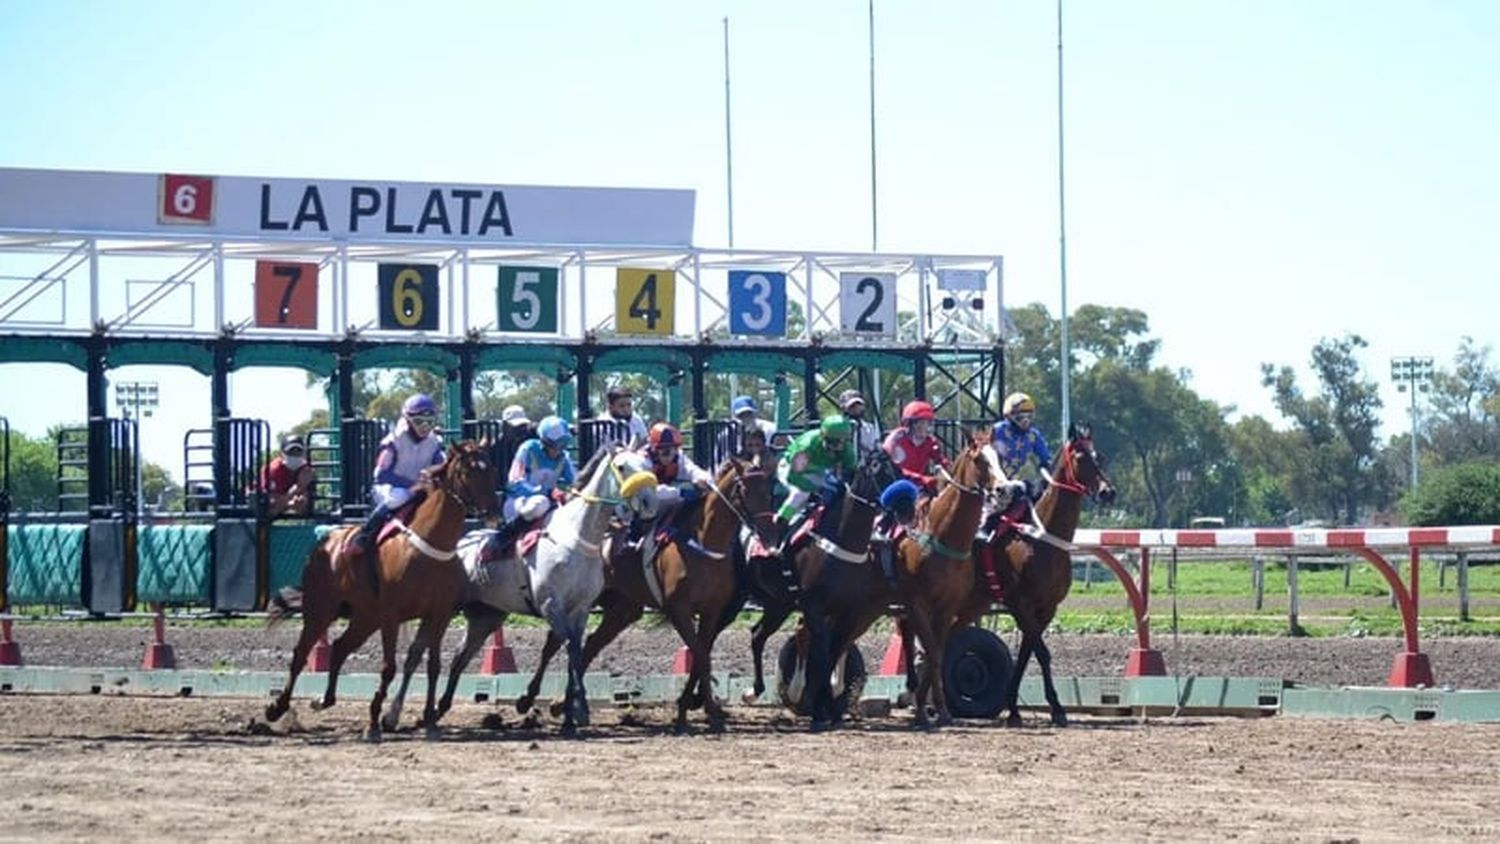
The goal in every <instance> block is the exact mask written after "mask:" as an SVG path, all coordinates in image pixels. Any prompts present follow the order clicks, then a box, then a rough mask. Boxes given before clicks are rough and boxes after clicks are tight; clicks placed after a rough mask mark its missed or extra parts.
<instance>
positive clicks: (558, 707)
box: [547, 700, 567, 718]
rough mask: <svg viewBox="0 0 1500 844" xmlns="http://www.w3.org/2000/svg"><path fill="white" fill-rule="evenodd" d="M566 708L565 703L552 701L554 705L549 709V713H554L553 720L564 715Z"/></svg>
mask: <svg viewBox="0 0 1500 844" xmlns="http://www.w3.org/2000/svg"><path fill="white" fill-rule="evenodd" d="M566 708H567V706H566V704H565V703H564V702H563V701H560V700H554V701H552V705H551V706H549V707H547V711H548V712H550V713H552V717H553V718H556V717H557V716H559V715H561V714H563V710H564V709H566Z"/></svg>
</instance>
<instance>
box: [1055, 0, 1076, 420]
mask: <svg viewBox="0 0 1500 844" xmlns="http://www.w3.org/2000/svg"><path fill="white" fill-rule="evenodd" d="M1063 174H1064V170H1063V0H1057V247H1058V248H1057V252H1058V262H1059V267H1058V269H1059V276H1060V278H1061V281H1062V437H1063V439H1064V440H1066V439H1067V436H1068V428H1069V427H1070V426H1071V425H1072V406H1071V399H1070V396H1071V395H1072V390H1071V384H1070V382H1071V380H1072V373H1071V370H1072V369H1073V355H1072V349H1071V347H1070V346H1069V344H1068V211H1067V192H1066V191H1065V190H1064V185H1065V184H1066V183H1065V181H1064V178H1063Z"/></svg>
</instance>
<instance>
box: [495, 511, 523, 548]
mask: <svg viewBox="0 0 1500 844" xmlns="http://www.w3.org/2000/svg"><path fill="white" fill-rule="evenodd" d="M530 525H531V522H528V521H526V520H525V519H523V518H521V517H519V516H517V517H516V518H514V519H511V520H510V521H508V522H506V523H504V524H502V525H500V527H498V528H496V529H495V535H494V536H492V537H490V547H491V548H493V549H494V550H495V553H496V555H498V556H504V555H505V554H506V552H508V551H510V550H511V548H512V546H514V545H515V544H516V540H518V539H520V538H521V535H522V534H524V533H526V528H527V527H529V526H530Z"/></svg>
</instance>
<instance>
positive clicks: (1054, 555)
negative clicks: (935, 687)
mask: <svg viewBox="0 0 1500 844" xmlns="http://www.w3.org/2000/svg"><path fill="white" fill-rule="evenodd" d="M1085 495H1097V496H1098V498H1099V500H1100V501H1101V502H1103V503H1105V504H1108V503H1109V502H1110V501H1112V500H1113V499H1114V487H1113V485H1112V484H1110V482H1109V479H1108V478H1107V477H1105V475H1104V472H1103V471H1102V470H1101V469H1100V468H1099V456H1098V454H1097V452H1095V451H1094V437H1093V432H1092V431H1091V430H1090V429H1089V427H1088V426H1087V425H1078V426H1074V427H1073V428H1071V429H1070V430H1069V431H1068V442H1067V444H1066V445H1064V446H1063V448H1062V450H1061V451H1060V452H1058V455H1057V458H1056V459H1055V460H1054V461H1053V466H1052V483H1051V485H1050V486H1048V487H1047V491H1046V492H1045V493H1043V494H1042V497H1041V499H1040V500H1039V501H1037V503H1036V516H1037V519H1038V520H1040V522H1041V526H1042V527H1043V528H1044V529H1045V530H1046V536H1042V535H1040V534H1038V533H1036V532H1035V531H1034V530H1033V531H1031V534H1032V535H1027V534H1023V533H1019V532H1017V531H1016V530H1014V529H1011V528H1009V527H1008V526H1007V525H1004V524H1002V525H1000V526H999V527H997V528H996V529H995V530H994V532H993V533H992V534H991V538H990V540H989V543H988V545H987V546H986V545H981V544H979V543H976V546H975V549H976V553H977V555H978V556H979V557H980V560H979V565H977V566H975V567H974V580H973V581H972V588H971V590H970V593H969V596H968V600H967V601H966V602H965V604H964V607H963V610H962V611H961V612H960V613H959V623H960V624H970V623H973V622H975V621H977V620H978V619H979V617H980V616H982V615H983V614H984V613H986V612H988V611H989V608H990V604H991V602H992V601H994V600H996V599H997V598H998V599H1000V600H1002V601H1003V603H1004V606H1005V609H1006V611H1008V612H1009V613H1010V614H1011V617H1013V618H1014V619H1015V620H1016V627H1017V629H1019V630H1020V631H1021V650H1020V653H1019V654H1017V655H1016V664H1015V668H1014V669H1013V670H1012V672H1011V675H1010V685H1009V686H1008V687H1007V689H1006V698H1005V706H1006V707H1008V708H1009V710H1010V715H1009V717H1008V718H1007V719H1006V724H1007V725H1009V726H1012V727H1018V726H1020V725H1021V712H1020V709H1019V707H1018V703H1017V698H1018V697H1019V695H1020V690H1021V675H1022V674H1023V673H1024V672H1025V670H1026V663H1027V661H1028V660H1030V659H1031V655H1032V654H1033V653H1034V654H1036V661H1037V664H1038V665H1040V666H1041V669H1042V685H1043V688H1044V690H1045V692H1046V695H1047V705H1048V706H1049V707H1050V708H1051V710H1052V723H1053V724H1055V725H1057V726H1059V727H1065V726H1067V724H1068V715H1067V713H1066V712H1065V711H1064V710H1063V707H1062V703H1061V702H1060V701H1059V700H1058V698H1057V689H1056V687H1054V686H1053V684H1052V652H1051V651H1049V650H1048V649H1047V643H1046V642H1044V641H1042V634H1043V633H1044V632H1046V630H1047V626H1048V625H1049V624H1051V623H1052V619H1053V617H1054V616H1055V615H1056V614H1057V607H1058V605H1059V604H1061V603H1062V602H1063V599H1064V598H1066V597H1068V589H1069V588H1070V587H1071V586H1072V585H1073V561H1072V556H1071V554H1070V552H1069V544H1070V543H1071V542H1072V540H1073V533H1074V531H1076V530H1077V529H1078V517H1079V514H1080V511H1081V508H1082V504H1083V498H1084V496H1085ZM997 519H998V517H997ZM1030 521H1031V519H1030V515H1029V514H1027V515H1026V516H1025V518H1024V522H1023V523H1029V522H1030ZM1048 537H1051V538H1052V540H1053V541H1055V542H1056V544H1053V541H1048ZM988 561H993V562H988ZM991 568H992V570H993V572H994V575H995V576H996V578H997V579H998V585H999V590H998V591H999V592H1000V594H999V595H996V594H995V591H996V590H995V589H994V588H993V587H992V586H991V585H990V574H989V571H988V570H987V569H991Z"/></svg>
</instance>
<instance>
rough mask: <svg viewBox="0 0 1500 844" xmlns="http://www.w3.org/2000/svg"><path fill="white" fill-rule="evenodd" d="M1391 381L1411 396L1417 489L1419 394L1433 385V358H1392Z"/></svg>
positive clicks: (1413, 479) (1414, 484)
mask: <svg viewBox="0 0 1500 844" xmlns="http://www.w3.org/2000/svg"><path fill="white" fill-rule="evenodd" d="M1391 380H1392V381H1395V382H1396V391H1397V392H1399V393H1410V394H1411V486H1412V489H1416V488H1417V393H1418V392H1419V391H1420V392H1423V393H1425V392H1427V391H1428V389H1430V388H1431V385H1432V358H1430V357H1410V356H1408V357H1402V358H1391Z"/></svg>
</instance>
